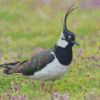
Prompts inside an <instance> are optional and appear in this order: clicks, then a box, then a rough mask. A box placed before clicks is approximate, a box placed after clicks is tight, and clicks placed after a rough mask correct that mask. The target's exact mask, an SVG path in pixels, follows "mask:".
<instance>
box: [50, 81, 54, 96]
mask: <svg viewBox="0 0 100 100" xmlns="http://www.w3.org/2000/svg"><path fill="white" fill-rule="evenodd" d="M53 85H54V82H52V84H51V86H50V94H52V91H53Z"/></svg>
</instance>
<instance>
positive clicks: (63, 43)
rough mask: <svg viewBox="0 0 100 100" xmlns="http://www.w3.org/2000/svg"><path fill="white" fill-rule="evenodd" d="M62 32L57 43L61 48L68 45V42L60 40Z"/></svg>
mask: <svg viewBox="0 0 100 100" xmlns="http://www.w3.org/2000/svg"><path fill="white" fill-rule="evenodd" d="M63 36H64V35H63V31H62V32H61V36H60V38H59V40H58V42H57V45H58V46H60V47H62V48H65V47H66V46H67V45H68V42H67V41H66V40H62V39H61V38H63Z"/></svg>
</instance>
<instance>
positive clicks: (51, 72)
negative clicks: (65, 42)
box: [29, 54, 69, 81]
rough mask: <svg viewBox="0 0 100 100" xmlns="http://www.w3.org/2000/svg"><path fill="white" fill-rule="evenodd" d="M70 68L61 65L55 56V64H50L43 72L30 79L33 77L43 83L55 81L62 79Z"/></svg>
mask: <svg viewBox="0 0 100 100" xmlns="http://www.w3.org/2000/svg"><path fill="white" fill-rule="evenodd" d="M54 55H55V54H54ZM68 68H69V66H65V65H62V64H60V63H59V61H58V59H57V58H56V56H55V59H54V60H53V62H51V63H50V64H48V65H47V66H46V67H44V68H43V69H42V70H40V71H38V72H35V73H34V75H32V76H29V77H33V78H35V79H38V80H41V81H50V80H51V81H54V80H56V79H59V78H61V77H62V76H63V75H64V74H65V73H66V72H67V70H68Z"/></svg>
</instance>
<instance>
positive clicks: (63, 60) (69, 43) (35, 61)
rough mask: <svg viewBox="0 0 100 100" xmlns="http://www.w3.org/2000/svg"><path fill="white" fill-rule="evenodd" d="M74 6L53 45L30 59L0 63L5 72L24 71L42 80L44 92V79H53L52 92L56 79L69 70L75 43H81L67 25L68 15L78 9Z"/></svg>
mask: <svg viewBox="0 0 100 100" xmlns="http://www.w3.org/2000/svg"><path fill="white" fill-rule="evenodd" d="M72 6H73V5H72ZM72 6H71V7H70V8H69V9H68V11H67V13H66V15H65V18H64V24H63V30H62V32H61V36H60V38H59V40H58V41H57V43H56V44H55V45H54V46H53V47H51V48H49V49H47V50H43V51H42V52H40V53H38V54H36V55H35V56H33V57H31V58H30V59H29V60H25V61H18V62H15V63H8V64H2V65H0V66H2V67H4V68H5V70H4V73H5V74H13V73H22V74H23V75H25V76H28V77H30V78H34V79H37V80H40V81H42V84H41V88H42V90H43V91H44V92H45V89H44V81H52V84H51V87H50V91H51V92H52V90H53V84H54V82H55V80H57V79H59V78H61V77H62V76H63V75H64V74H65V73H66V72H67V70H68V68H69V66H70V64H71V62H72V58H73V53H72V47H73V45H74V44H76V45H79V44H78V43H77V42H76V41H75V34H74V33H73V32H71V31H69V30H68V29H67V26H66V20H67V17H68V15H69V14H70V13H71V12H72V11H73V10H74V9H76V8H72Z"/></svg>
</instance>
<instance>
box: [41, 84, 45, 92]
mask: <svg viewBox="0 0 100 100" xmlns="http://www.w3.org/2000/svg"><path fill="white" fill-rule="evenodd" d="M41 88H42V90H43V92H44V93H45V94H46V92H45V89H44V83H43V82H42V83H41Z"/></svg>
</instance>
